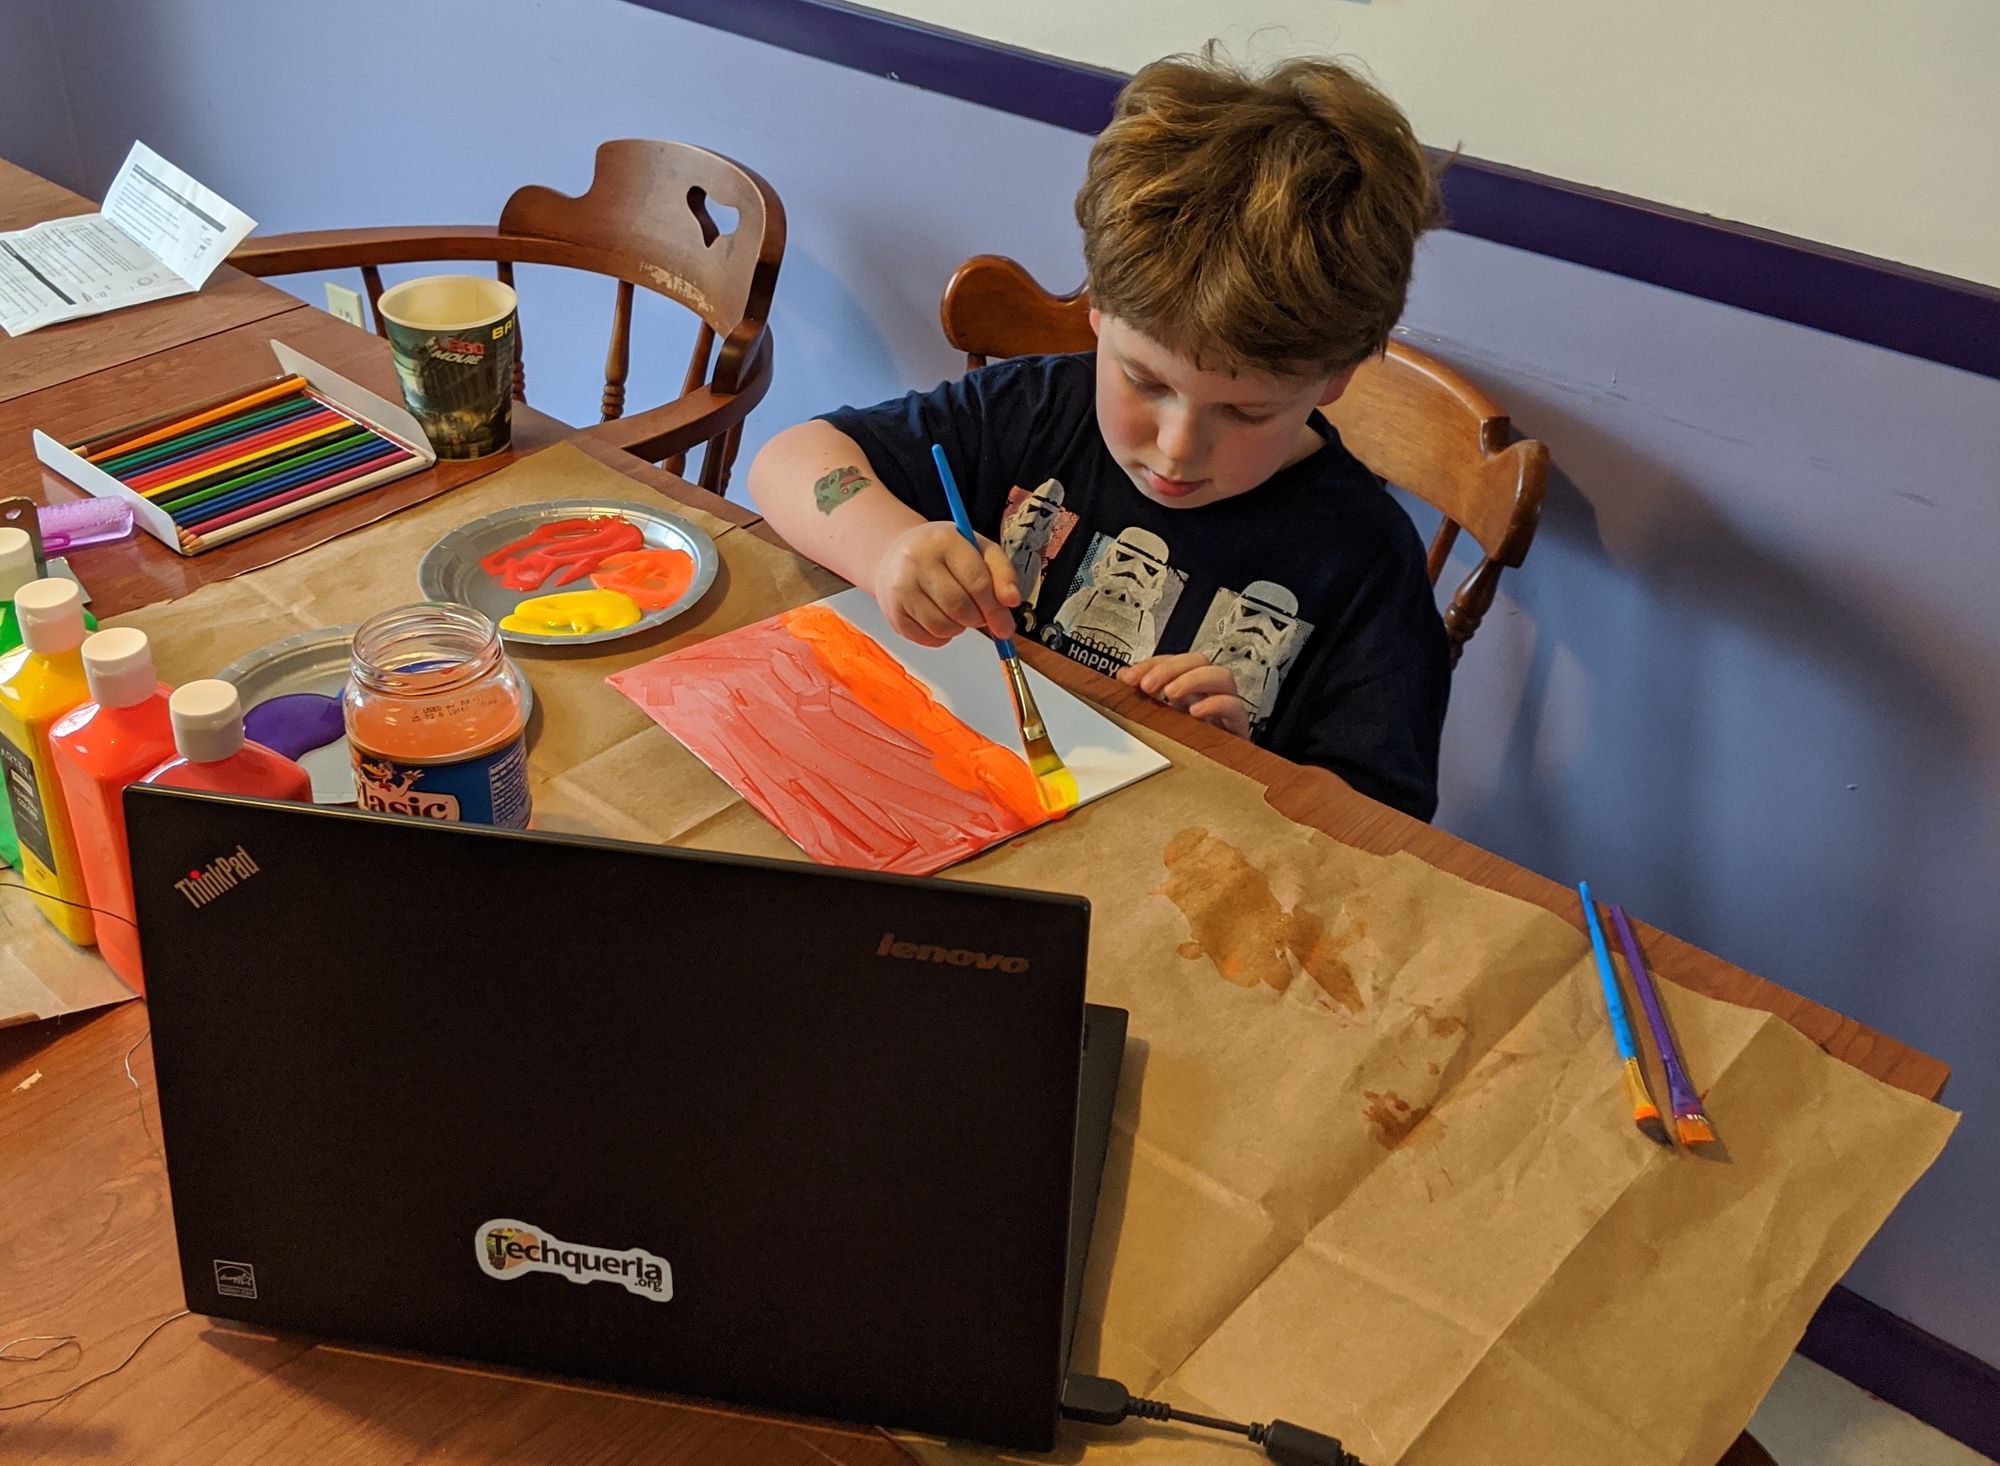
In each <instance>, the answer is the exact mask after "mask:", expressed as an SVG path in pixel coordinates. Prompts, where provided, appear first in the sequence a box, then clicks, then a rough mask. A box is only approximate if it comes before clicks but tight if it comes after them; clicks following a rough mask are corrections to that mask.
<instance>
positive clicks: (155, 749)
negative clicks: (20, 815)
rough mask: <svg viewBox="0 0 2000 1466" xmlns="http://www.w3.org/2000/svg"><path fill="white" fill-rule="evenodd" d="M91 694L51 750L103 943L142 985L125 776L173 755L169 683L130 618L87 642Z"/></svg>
mask: <svg viewBox="0 0 2000 1466" xmlns="http://www.w3.org/2000/svg"><path fill="white" fill-rule="evenodd" d="M83 675H84V679H85V681H86V682H87V683H88V684H89V687H90V699H91V700H90V701H89V702H87V703H84V704H83V705H82V706H81V707H78V708H74V709H72V710H71V711H69V712H67V713H65V714H63V716H62V717H60V718H58V719H56V721H55V725H54V726H53V727H51V728H50V729H49V759H50V762H52V763H53V764H54V765H55V769H56V782H57V783H59V784H60V785H62V796H63V804H64V806H65V807H66V808H67V809H68V810H69V822H70V830H71V832H72V834H73V836H74V837H75V840H76V858H77V865H78V866H79V868H80V869H81V872H82V875H83V888H84V890H85V891H86V892H87V893H88V895H89V899H90V904H91V905H92V906H93V907H95V908H96V913H95V914H96V917H97V950H98V951H99V952H101V953H102V954H103V955H104V960H105V961H106V962H109V963H110V964H111V970H112V971H113V972H115V973H117V974H118V975H119V976H120V977H122V978H124V979H125V981H126V982H127V983H129V984H131V986H132V987H133V988H135V989H136V990H138V991H139V992H142V993H143V992H144V991H145V990H146V980H145V976H144V974H143V973H142V972H141V971H140V968H139V931H138V927H137V925H136V924H135V918H134V914H133V910H132V866H131V860H130V856H129V854H128V853H127V851H126V848H125V803H124V797H123V796H124V793H125V786H126V785H127V784H130V783H133V782H134V781H135V780H138V779H140V778H143V777H144V776H145V775H146V774H147V773H148V772H149V771H151V770H153V769H156V768H158V767H159V766H160V764H161V763H163V762H164V761H165V760H167V759H169V758H172V757H173V755H174V730H173V723H172V720H171V717H170V715H169V713H168V711H167V688H166V685H165V684H164V683H161V682H159V681H157V680H156V679H155V677H154V674H153V648H152V645H151V643H149V642H148V641H147V640H146V633H145V632H143V631H139V630H135V629H134V628H132V627H129V626H121V627H118V628H115V629H114V630H111V631H100V632H98V633H97V634H96V635H95V636H91V637H88V638H86V639H85V641H84V643H83Z"/></svg>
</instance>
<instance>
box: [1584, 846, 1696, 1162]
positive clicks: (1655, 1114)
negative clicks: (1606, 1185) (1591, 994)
mask: <svg viewBox="0 0 2000 1466" xmlns="http://www.w3.org/2000/svg"><path fill="white" fill-rule="evenodd" d="M1576 893H1577V894H1578V895H1579V896H1581V897H1583V920H1584V925H1585V926H1587V927H1589V929H1590V951H1591V955H1592V956H1594V957H1595V958H1596V959H1597V977H1598V981H1599V982H1600V983H1602V984H1603V986H1604V1006H1605V1009H1606V1011H1608V1012H1609V1013H1610V1014H1611V1036H1612V1038H1613V1039H1615V1040H1616V1041H1617V1044H1618V1058H1619V1061H1620V1062H1621V1063H1623V1065H1624V1066H1625V1093H1626V1096H1627V1097H1628V1098H1630V1099H1631V1101H1632V1123H1633V1124H1634V1125H1637V1126H1638V1127H1639V1133H1640V1134H1642V1135H1644V1136H1645V1137H1646V1138H1647V1139H1648V1140H1654V1141H1658V1142H1659V1143H1660V1144H1661V1145H1664V1146H1668V1147H1671V1146H1672V1145H1673V1141H1672V1140H1670V1139H1668V1137H1667V1126H1666V1122H1665V1121H1664V1120H1662V1119H1661V1118H1660V1107H1659V1106H1658V1105H1656V1104H1654V1103H1653V1096H1652V1095H1651V1094H1650V1093H1649V1092H1648V1091H1647V1089H1646V1073H1645V1071H1644V1070H1643V1069H1641V1068H1640V1067H1639V1046H1638V1044H1637V1043H1635V1042H1634V1041H1633V1038H1632V1020H1631V1018H1630V1017H1629V1016H1627V1014H1626V1012H1625V999H1624V996H1623V995H1622V994H1621V993H1620V992H1619V991H1618V973H1617V971H1616V970H1615V969H1614V968H1613V967H1612V965H1611V953H1610V952H1609V951H1608V950H1607V949H1606V948H1605V945H1604V928H1603V927H1601V926H1599V925H1598V924H1597V905H1596V903H1595V902H1593V901H1592V900H1591V899H1590V882H1589V881H1579V882H1577V887H1576Z"/></svg>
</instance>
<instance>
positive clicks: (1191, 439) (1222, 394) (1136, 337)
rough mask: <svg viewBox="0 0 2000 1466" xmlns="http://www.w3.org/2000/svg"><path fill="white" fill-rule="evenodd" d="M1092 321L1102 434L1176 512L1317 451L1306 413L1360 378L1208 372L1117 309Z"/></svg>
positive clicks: (1151, 493) (1243, 487) (1138, 481)
mask: <svg viewBox="0 0 2000 1466" xmlns="http://www.w3.org/2000/svg"><path fill="white" fill-rule="evenodd" d="M1090 323H1091V325H1092V327H1094V328H1095V329H1096V331H1097V426H1098V431H1099V432H1101V433H1102V434H1103V435H1104V444H1105V446H1106V447H1107V448H1109V449H1110V450H1111V456H1112V457H1113V458H1115V459H1117V460H1118V466H1119V467H1120V468H1122V469H1124V470H1125V472H1126V474H1127V475H1128V476H1129V477H1130V478H1131V480H1132V482H1133V483H1134V484H1135V485H1137V487H1138V489H1139V492H1140V493H1142V494H1144V495H1145V496H1146V497H1147V498H1149V499H1151V500H1152V501H1153V502H1154V503H1156V504H1164V505H1166V506H1167V507H1168V508H1170V509H1196V508H1199V507H1201V506H1202V505H1203V504H1213V503H1215V502H1217V501H1218V500H1221V499H1229V498H1234V497H1235V496H1236V495H1238V494H1247V493H1248V492H1249V491H1250V490H1252V489H1254V488H1256V487H1257V486H1258V485H1259V484H1261V483H1263V482H1264V480H1266V479H1268V478H1269V477H1270V476H1271V475H1272V474H1274V473H1276V472H1277V471H1278V470H1279V469H1281V468H1284V467H1286V466H1287V465H1288V464H1293V463H1296V462H1298V461H1299V460H1300V459H1301V458H1304V457H1305V456H1306V455H1307V454H1309V453H1311V452H1312V451H1313V450H1315V449H1316V448H1318V447H1319V444H1320V439H1319V435H1318V434H1316V433H1314V432H1313V430H1312V429H1311V428H1309V427H1307V426H1306V419H1307V418H1308V417H1310V416H1311V415H1312V410H1313V408H1315V407H1318V406H1321V405H1323V404H1325V403H1328V402H1331V401H1333V400H1334V399H1335V398H1336V397H1338V396H1339V395H1340V394H1341V391H1342V390H1343V389H1344V388H1345V387H1346V386H1347V384H1348V381H1349V380H1350V379H1351V378H1352V377H1353V376H1354V368H1352V367H1349V368H1348V369H1347V370H1345V371H1343V372H1339V373H1337V374H1335V375H1333V376H1330V377H1323V376H1313V377H1280V376H1273V375H1271V374H1270V373H1267V372H1257V371H1245V372H1241V373H1237V374H1231V373H1229V372H1225V371H1209V370H1204V369H1203V368H1201V367H1198V366H1196V365H1195V364H1194V363H1193V362H1191V361H1189V360H1188V359H1187V358H1186V357H1183V356H1181V355H1179V354H1177V353H1175V352H1172V351H1169V350H1167V348H1166V347H1164V346H1162V345H1160V344H1159V343H1158V342H1157V341H1154V340H1152V339H1151V338H1150V337H1147V336H1144V335H1141V334H1140V333H1139V332H1138V331H1136V330H1134V329H1133V328H1132V327H1130V326H1128V325H1126V324H1125V323H1124V322H1123V321H1121V320H1119V319H1118V318H1117V317H1116V316H1107V315H1103V314H1101V313H1100V312H1098V311H1092V312H1091V313H1090Z"/></svg>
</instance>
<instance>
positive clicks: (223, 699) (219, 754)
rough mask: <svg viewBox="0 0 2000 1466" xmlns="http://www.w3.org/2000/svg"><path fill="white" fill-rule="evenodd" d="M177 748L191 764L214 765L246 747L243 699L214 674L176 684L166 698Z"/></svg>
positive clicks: (228, 684) (233, 688) (234, 689)
mask: <svg viewBox="0 0 2000 1466" xmlns="http://www.w3.org/2000/svg"><path fill="white" fill-rule="evenodd" d="M167 714H168V716H169V717H171V718H172V719H173V724H174V747H175V748H177V749H179V750H180V755H181V757H182V758H184V759H186V760H187V761H188V762H189V763H196V764H212V763H214V762H216V761H217V760H218V759H225V758H228V757H229V755H231V754H232V753H234V752H236V750H237V749H239V748H241V747H242V746H243V700H242V699H241V698H239V697H238V696H237V695H236V688H235V686H234V685H233V684H231V683H228V682H222V681H218V680H217V679H216V678H214V677H204V678H203V679H202V680H201V681H199V682H188V683H184V684H183V685H182V686H179V687H176V688H175V689H174V692H173V696H171V697H169V698H168V699H167Z"/></svg>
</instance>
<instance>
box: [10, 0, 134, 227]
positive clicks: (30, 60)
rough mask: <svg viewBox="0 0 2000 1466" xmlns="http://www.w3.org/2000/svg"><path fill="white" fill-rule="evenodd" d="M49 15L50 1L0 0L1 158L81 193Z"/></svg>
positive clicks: (73, 130)
mask: <svg viewBox="0 0 2000 1466" xmlns="http://www.w3.org/2000/svg"><path fill="white" fill-rule="evenodd" d="M51 11H52V6H51V0H0V158H5V159H6V160H7V161H8V162H10V163H18V164H19V165H20V166H21V167H23V168H26V169H28V170H29V171H30V172H34V173H39V174H41V175H42V177H44V178H50V179H54V180H55V181H56V182H57V183H60V184H62V185H63V186H64V187H66V188H80V187H81V185H80V183H79V182H78V179H79V177H80V175H81V173H82V168H81V167H80V158H79V155H78V153H77V146H76V127H75V125H74V124H73V123H72V121H71V120H70V112H69V93H68V92H67V91H66V90H65V89H64V87H63V69H62V57H61V53H60V52H59V51H58V49H57V46H56V33H55V29H54V27H53V26H52V25H51V23H50V15H51ZM110 181H111V180H110V178H109V176H108V175H107V177H106V178H105V182H107V183H109V182H110Z"/></svg>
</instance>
